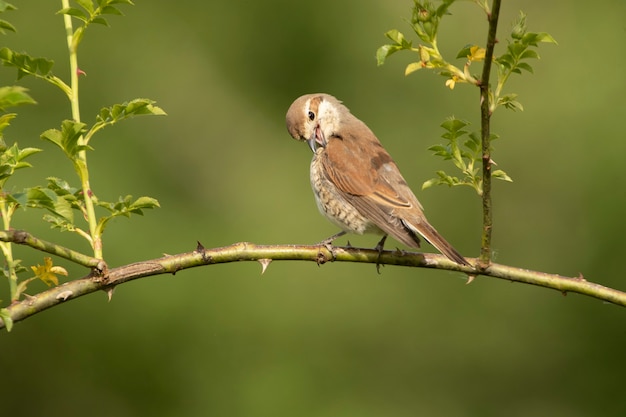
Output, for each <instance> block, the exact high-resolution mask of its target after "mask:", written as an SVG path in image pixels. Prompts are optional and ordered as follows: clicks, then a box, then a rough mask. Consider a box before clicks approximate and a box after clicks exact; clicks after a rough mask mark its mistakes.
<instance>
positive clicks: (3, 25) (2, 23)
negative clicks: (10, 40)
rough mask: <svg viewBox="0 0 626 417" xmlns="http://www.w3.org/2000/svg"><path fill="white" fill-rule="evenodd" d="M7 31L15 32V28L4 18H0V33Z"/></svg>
mask: <svg viewBox="0 0 626 417" xmlns="http://www.w3.org/2000/svg"><path fill="white" fill-rule="evenodd" d="M7 31H10V32H14V33H15V32H17V29H15V26H13V25H12V24H10V23H9V22H7V21H6V20H2V19H0V33H2V34H3V35H4V34H5V33H6V32H7Z"/></svg>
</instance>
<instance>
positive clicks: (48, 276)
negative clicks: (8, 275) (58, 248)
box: [31, 256, 67, 287]
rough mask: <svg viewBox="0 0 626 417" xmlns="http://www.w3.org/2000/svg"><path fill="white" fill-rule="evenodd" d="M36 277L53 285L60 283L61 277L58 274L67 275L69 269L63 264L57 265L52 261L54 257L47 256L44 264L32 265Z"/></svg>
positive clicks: (50, 285)
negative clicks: (62, 265)
mask: <svg viewBox="0 0 626 417" xmlns="http://www.w3.org/2000/svg"><path fill="white" fill-rule="evenodd" d="M31 269H32V270H33V272H34V274H35V277H37V278H39V279H40V280H41V281H43V282H44V283H45V284H46V285H47V286H48V287H52V286H53V285H55V286H56V285H59V278H58V277H57V275H63V276H67V270H66V269H65V268H63V267H61V266H55V265H53V263H52V258H50V257H48V256H46V257H45V258H44V264H43V265H39V264H38V265H37V266H31Z"/></svg>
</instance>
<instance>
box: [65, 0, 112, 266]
mask: <svg viewBox="0 0 626 417" xmlns="http://www.w3.org/2000/svg"><path fill="white" fill-rule="evenodd" d="M61 3H62V5H63V8H69V0H62V1H61ZM63 23H64V24H65V32H66V36H67V48H68V51H69V59H70V77H71V78H70V79H71V83H70V86H71V95H70V104H71V107H72V119H74V121H75V122H80V105H79V98H78V77H79V72H80V71H79V69H78V43H79V42H80V36H77V33H75V32H74V28H73V26H72V16H70V15H69V14H64V15H63ZM78 31H80V28H79V29H78V30H77V31H76V32H78ZM81 36H82V33H81ZM81 142H82V143H81V144H82V145H86V141H85V140H84V138H82V137H81ZM73 162H74V168H75V169H76V172H77V174H78V176H79V177H80V181H81V188H82V191H83V200H84V201H85V214H86V220H87V223H88V224H89V236H90V239H89V242H90V243H91V246H92V248H93V251H94V257H95V258H98V259H103V256H102V237H101V235H100V234H99V233H98V228H97V218H96V211H95V207H94V203H93V198H92V192H91V185H90V184H89V170H88V169H87V152H86V151H84V150H81V151H79V152H78V155H77V157H76V159H74V161H73Z"/></svg>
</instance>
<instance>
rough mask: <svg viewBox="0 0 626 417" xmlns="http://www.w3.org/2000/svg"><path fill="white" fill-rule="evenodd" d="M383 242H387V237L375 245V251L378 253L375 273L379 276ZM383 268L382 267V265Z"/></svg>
mask: <svg viewBox="0 0 626 417" xmlns="http://www.w3.org/2000/svg"><path fill="white" fill-rule="evenodd" d="M385 240H387V235H384V236H383V238H382V239H380V242H378V244H376V247H375V248H374V249H376V250H377V251H378V259H376V272H378V273H379V274H380V255H382V253H383V249H384V248H385ZM383 266H384V265H383Z"/></svg>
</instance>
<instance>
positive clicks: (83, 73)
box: [76, 68, 87, 77]
mask: <svg viewBox="0 0 626 417" xmlns="http://www.w3.org/2000/svg"><path fill="white" fill-rule="evenodd" d="M76 74H78V75H84V76H85V77H86V76H87V73H86V72H85V71H83V70H82V69H80V68H76Z"/></svg>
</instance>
